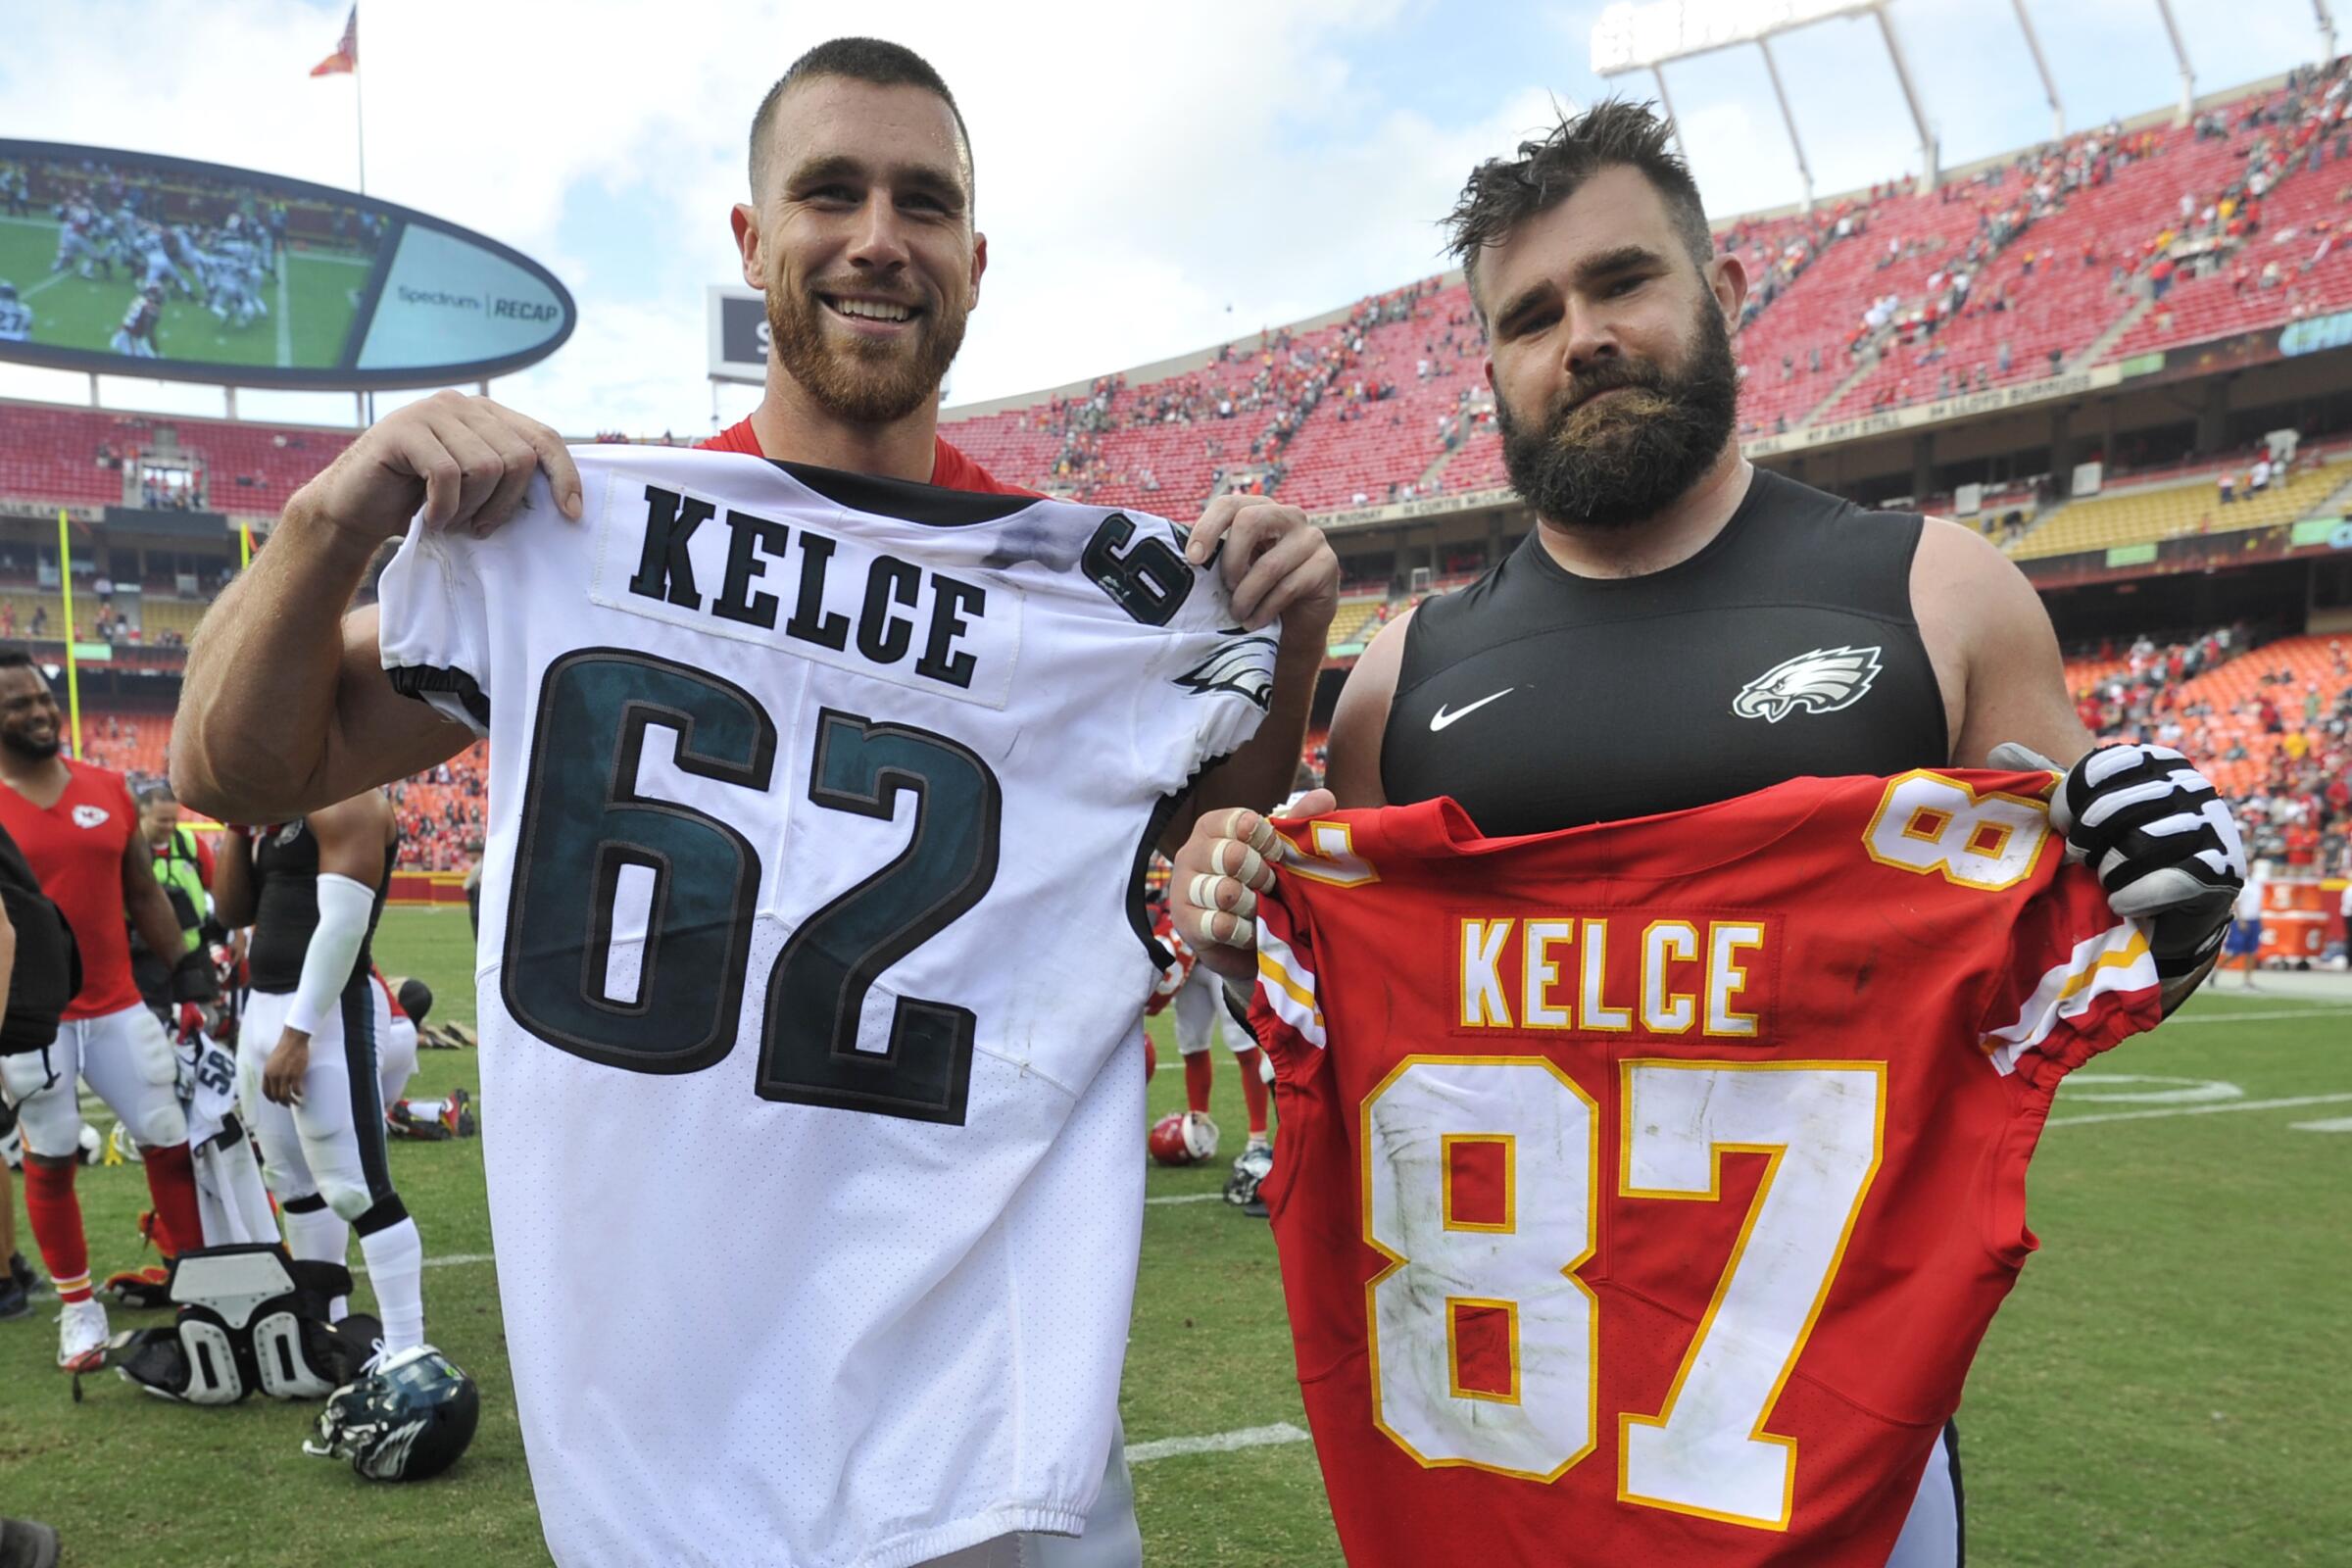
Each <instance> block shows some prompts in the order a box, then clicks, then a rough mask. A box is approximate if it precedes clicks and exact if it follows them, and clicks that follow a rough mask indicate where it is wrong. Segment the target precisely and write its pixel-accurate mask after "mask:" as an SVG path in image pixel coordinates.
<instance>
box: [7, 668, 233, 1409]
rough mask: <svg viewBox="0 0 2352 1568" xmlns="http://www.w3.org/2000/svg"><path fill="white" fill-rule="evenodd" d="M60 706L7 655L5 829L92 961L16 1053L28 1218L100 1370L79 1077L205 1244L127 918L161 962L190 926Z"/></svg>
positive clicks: (169, 1230)
mask: <svg viewBox="0 0 2352 1568" xmlns="http://www.w3.org/2000/svg"><path fill="white" fill-rule="evenodd" d="M62 744H63V742H62V738H61V731H60V725H59V721H58V711H57V700H56V699H55V698H54V697H52V696H51V695H50V692H49V682H48V680H47V679H46V678H45V677H44V676H43V675H42V674H41V671H40V669H39V667H38V666H37V665H35V664H34V663H33V662H32V661H31V660H30V659H29V658H28V657H26V656H25V654H24V653H22V652H20V651H18V650H15V649H10V650H6V651H0V785H5V786H6V787H5V788H0V826H5V827H6V828H7V829H8V832H9V835H10V837H12V838H14V839H15V840H16V842H17V845H18V847H19V848H20V849H22V850H23V851H24V852H25V860H26V861H27V862H28V863H29V864H30V865H31V866H32V869H33V873H34V875H36V876H37V877H39V878H40V883H41V891H42V892H43V893H45V894H47V895H48V896H49V898H50V899H52V900H53V901H55V903H56V904H57V907H59V908H60V909H62V910H63V911H64V912H65V916H66V922H67V924H68V925H70V926H72V927H73V936H74V941H75V944H76V945H77V946H78V947H79V949H80V952H81V966H82V984H81V991H80V993H79V994H78V995H77V996H75V997H74V999H73V1002H72V1003H71V1004H69V1005H67V1007H66V1009H65V1012H64V1015H63V1017H62V1019H61V1021H60V1023H59V1025H58V1033H57V1039H56V1040H55V1042H53V1043H52V1044H51V1045H50V1046H48V1047H46V1048H44V1049H42V1050H40V1051H33V1052H20V1053H15V1054H6V1055H0V1086H5V1090H6V1093H7V1096H8V1099H9V1102H10V1103H12V1104H14V1105H15V1106H16V1109H17V1119H18V1121H19V1123H20V1124H21V1125H22V1127H23V1129H24V1137H25V1212H26V1213H27V1214H28V1215H29V1216H30V1217H31V1220H32V1234H33V1240H34V1241H35V1242H37V1243H38V1244H39V1245H40V1250H41V1258H42V1261H44V1262H45V1263H47V1264H48V1266H49V1274H50V1277H51V1278H52V1279H53V1280H54V1281H55V1282H56V1285H57V1295H58V1299H59V1301H60V1302H61V1303H62V1305H63V1310H62V1311H61V1312H60V1313H59V1330H58V1364H59V1365H60V1366H62V1367H65V1368H67V1369H69V1370H73V1371H79V1370H83V1369H85V1368H87V1367H89V1366H92V1365H95V1364H96V1362H97V1358H98V1356H99V1354H100V1353H101V1351H102V1350H103V1348H104V1347H105V1344H106V1308H105V1307H104V1306H102V1305H100V1304H99V1302H98V1301H97V1300H96V1299H94V1298H93V1297H92V1296H91V1294H90V1263H89V1244H88V1242H87V1241H86V1240H85V1238H84V1236H83V1233H82V1226H81V1203H80V1201H79V1200H77V1199H76V1198H75V1197H74V1196H73V1172H74V1170H75V1168H76V1166H77V1165H78V1164H79V1157H78V1156H79V1140H80V1136H81V1112H80V1109H79V1107H78V1104H77V1102H76V1098H75V1097H76V1093H77V1080H78V1079H81V1078H87V1079H88V1080H89V1084H90V1087H91V1089H93V1090H95V1091H96V1092H97V1094H98V1097H99V1098H100V1099H101V1100H104V1101H105V1102H106V1103H107V1104H108V1105H110V1106H112V1107H113V1108H114V1112H115V1114H116V1115H117V1116H118V1117H120V1118H121V1119H122V1122H123V1126H125V1127H127V1128H129V1129H130V1134H131V1136H132V1137H133V1138H134V1139H136V1140H137V1142H138V1145H139V1150H140V1153H141V1156H142V1159H143V1161H144V1165H143V1168H144V1169H145V1171H146V1173H147V1188H148V1191H149V1193H150V1194H151V1195H152V1196H153V1197H154V1200H155V1211H156V1214H157V1215H158V1216H159V1217H160V1218H161V1220H162V1222H163V1230H164V1232H165V1233H166V1234H165V1235H164V1236H163V1237H159V1238H158V1240H159V1242H168V1243H169V1246H170V1248H171V1249H172V1250H176V1249H178V1248H182V1247H200V1246H202V1245H203V1244H204V1226H203V1222H202V1220H201V1219H200V1218H199V1212H200V1211H199V1208H198V1206H197V1198H196V1182H195V1173H194V1167H193V1165H192V1164H191V1161H190V1157H189V1152H188V1128H187V1120H186V1117H185V1115H184V1114H183V1113H182V1111H181V1109H180V1105H179V1100H178V1097H177V1096H176V1095H175V1094H174V1093H173V1092H172V1081H173V1065H174V1063H173V1057H172V1044H171V1041H170V1040H169V1039H167V1038H166V1037H165V1034H164V1027H163V1025H162V1024H161V1023H160V1022H158V1021H157V1019H156V1016H155V1014H154V1013H153V1012H150V1011H149V1010H148V1008H147V1005H146V1004H145V1003H143V1002H141V1001H140V1000H139V990H138V987H137V985H136V984H135V983H133V981H132V979H131V973H130V938H129V933H128V930H127V929H126V928H125V926H124V924H123V922H124V919H125V917H126V916H127V918H128V919H129V921H130V922H131V923H132V924H134V925H136V926H137V927H138V931H139V937H140V940H142V941H144V942H145V943H146V944H147V945H148V948H149V949H150V950H151V951H153V952H156V953H172V952H174V951H176V950H177V947H178V944H179V921H178V920H177V918H176V917H174V916H173V914H172V904H171V901H170V900H168V899H167V898H165V897H164V892H163V889H162V888H160V887H158V886H157V885H156V881H155V871H154V868H153V866H152V864H151V863H150V858H149V854H148V849H147V841H146V839H145V837H144V836H143V835H142V834H141V833H140V831H139V813H138V809H137V807H135V806H134V805H132V803H131V799H130V790H129V788H128V787H127V786H126V785H125V784H124V783H123V775H122V774H120V773H114V772H110V771H108V770H107V769H105V768H103V767H92V766H91V765H89V764H88V763H86V762H79V761H73V760H69V759H67V758H65V757H62V756H60V755H59V752H60V750H61V748H62Z"/></svg>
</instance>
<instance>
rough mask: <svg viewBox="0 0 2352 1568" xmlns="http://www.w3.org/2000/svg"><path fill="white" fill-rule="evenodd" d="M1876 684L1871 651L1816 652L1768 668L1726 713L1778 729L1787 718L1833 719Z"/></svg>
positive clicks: (1874, 654) (1874, 651)
mask: <svg viewBox="0 0 2352 1568" xmlns="http://www.w3.org/2000/svg"><path fill="white" fill-rule="evenodd" d="M1878 678H1879V650H1877V649H1876V648H1816V649H1814V650H1813V651H1812V652H1811V653H1809V654H1799V655H1797V656H1796V657H1795V658H1794V659H1791V660H1788V661H1786V662H1782V663H1778V664H1775V665H1773V666H1772V667H1771V668H1770V669H1768V670H1766V671H1765V672H1764V673H1763V674H1761V675H1758V676H1757V677H1756V678H1755V679H1754V680H1751V681H1749V682H1748V683H1747V684H1746V685H1745V686H1742V687H1741V688H1740V695H1739V696H1737V697H1735V698H1733V699H1732V711H1733V712H1735V713H1737V714H1739V715H1740V717H1741V718H1760V719H1763V720H1764V721H1765V722H1766V723H1768V724H1778V723H1779V722H1780V721H1781V720H1782V719H1784V718H1787V717H1788V716H1789V714H1790V713H1795V712H1806V713H1835V712H1837V711H1838V710H1839V709H1841V708H1851V707H1853V706H1854V704H1856V703H1858V702H1860V701H1861V700H1862V694H1863V693H1865V692H1867V691H1869V690H1870V683H1871V682H1872V681H1874V680H1876V679H1878Z"/></svg>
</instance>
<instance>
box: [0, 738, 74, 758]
mask: <svg viewBox="0 0 2352 1568" xmlns="http://www.w3.org/2000/svg"><path fill="white" fill-rule="evenodd" d="M0 748H6V749H7V750H8V751H10V752H13V753H15V754H16V755H17V756H19V757H21V758H23V759H24V760H26V761H27V762H46V761H47V760H49V759H51V758H52V757H55V756H56V755H57V754H58V753H59V752H62V751H64V750H65V748H66V740H65V737H64V736H62V735H58V734H55V733H52V734H51V735H50V737H49V739H48V740H46V741H28V740H26V739H25V737H23V736H22V735H19V734H18V733H17V732H16V731H14V730H0Z"/></svg>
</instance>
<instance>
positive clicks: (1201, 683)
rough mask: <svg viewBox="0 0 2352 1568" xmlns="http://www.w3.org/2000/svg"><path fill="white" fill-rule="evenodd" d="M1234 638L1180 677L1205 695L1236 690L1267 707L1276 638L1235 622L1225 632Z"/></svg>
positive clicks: (1192, 689)
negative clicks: (1254, 633) (1255, 631)
mask: <svg viewBox="0 0 2352 1568" xmlns="http://www.w3.org/2000/svg"><path fill="white" fill-rule="evenodd" d="M1225 635H1226V636H1228V637H1230V638H1232V639H1233V641H1231V642H1229V643H1226V644H1224V645H1223V646H1221V647H1220V648H1218V649H1217V651H1216V652H1215V653H1213V654H1210V655H1209V656H1208V657H1207V658H1206V659H1203V660H1202V661H1201V662H1199V663H1198V664H1195V665H1194V666H1193V667H1192V668H1190V669H1188V670H1186V671H1185V672H1184V673H1183V674H1181V675H1179V676H1177V677H1176V684H1177V685H1179V686H1181V687H1183V688H1184V689H1185V690H1186V691H1189V692H1194V693H1197V694H1202V695H1205V694H1206V693H1209V692H1234V693H1238V694H1239V695H1241V696H1243V697H1247V698H1249V699H1250V701H1251V702H1253V703H1255V704H1256V705H1257V706H1258V707H1260V708H1263V707H1265V706H1266V704H1267V703H1268V702H1269V701H1270V700H1271V699H1272V696H1273V692H1274V639H1273V638H1271V637H1268V636H1265V635H1263V634H1262V633H1260V634H1257V635H1251V634H1250V633H1249V632H1246V631H1244V630H1243V629H1242V628H1241V627H1239V626H1235V627H1233V628H1231V629H1230V630H1228V631H1227V632H1226V633H1225Z"/></svg>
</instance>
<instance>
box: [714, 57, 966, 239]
mask: <svg viewBox="0 0 2352 1568" xmlns="http://www.w3.org/2000/svg"><path fill="white" fill-rule="evenodd" d="M819 76H840V77H842V78H844V79H846V80H849V81H862V82H866V83H868V84H869V85H872V86H876V87H920V88H922V89H923V90H924V91H925V92H931V93H937V94H938V95H939V97H940V98H941V100H942V101H944V102H945V103H946V104H947V106H948V113H949V114H951V115H954V116H955V117H956V140H957V141H958V142H960V143H961V144H962V147H963V183H964V187H965V194H966V195H967V196H968V195H969V194H970V193H971V185H972V133H971V130H970V129H969V128H968V127H967V126H966V125H965V124H964V123H963V111H962V110H960V109H958V108H956V95H955V94H954V93H952V92H950V91H948V83H947V78H946V77H944V76H942V75H941V74H940V73H938V72H937V71H935V70H933V69H932V66H931V62H930V61H928V60H925V59H924V58H923V57H922V56H921V55H918V54H916V53H915V52H914V51H913V50H911V49H909V48H907V46H906V45H905V44H903V43H892V42H891V41H890V40H889V39H887V38H829V39H827V40H826V41H825V42H823V43H820V44H818V45H817V46H816V47H815V48H813V49H811V50H809V52H808V53H807V54H805V55H803V56H801V58H800V59H798V60H795V61H794V62H793V63H792V69H791V70H789V71H787V72H785V73H784V74H782V75H781V76H778V77H777V78H776V84H775V85H774V86H772V87H770V88H768V89H767V96H766V97H764V98H762V99H760V109H759V112H758V113H756V114H754V115H753V116H752V199H753V200H754V201H757V200H759V198H760V189H761V187H762V186H763V185H764V184H765V183H766V174H767V128H768V123H769V122H771V121H772V120H774V119H775V116H776V104H777V101H778V100H780V99H781V98H782V97H783V96H784V95H785V93H787V92H789V91H791V90H792V89H793V88H794V87H796V86H798V85H800V84H801V83H802V82H804V81H813V80H815V79H816V78H817V77H819Z"/></svg>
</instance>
